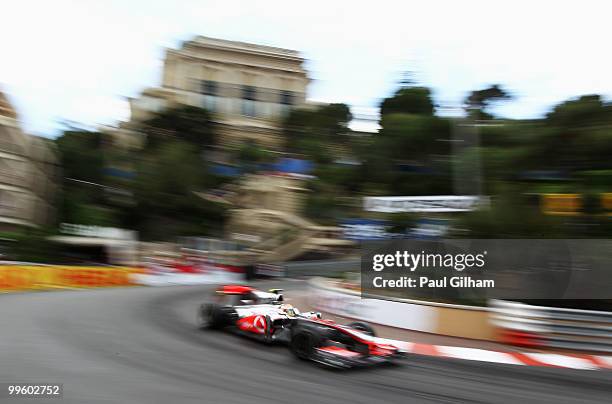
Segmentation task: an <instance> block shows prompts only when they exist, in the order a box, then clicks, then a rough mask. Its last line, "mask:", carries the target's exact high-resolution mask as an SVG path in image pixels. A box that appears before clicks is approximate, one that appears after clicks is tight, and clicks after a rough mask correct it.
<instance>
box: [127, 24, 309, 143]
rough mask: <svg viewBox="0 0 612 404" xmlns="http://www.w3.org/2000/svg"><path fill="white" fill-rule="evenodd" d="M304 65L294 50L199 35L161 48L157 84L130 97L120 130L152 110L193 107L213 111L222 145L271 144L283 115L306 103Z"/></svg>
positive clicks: (277, 139)
mask: <svg viewBox="0 0 612 404" xmlns="http://www.w3.org/2000/svg"><path fill="white" fill-rule="evenodd" d="M303 63H304V59H303V58H302V57H301V56H300V54H299V53H298V52H297V51H293V50H288V49H281V48H276V47H271V46H263V45H254V44H249V43H244V42H235V41H228V40H223V39H214V38H207V37H203V36H198V37H196V38H194V39H193V40H190V41H186V42H184V43H183V45H182V46H181V48H180V49H168V50H167V51H166V55H165V60H164V69H163V77H162V84H161V87H157V88H148V89H146V90H144V91H143V92H142V94H141V96H140V97H138V98H133V99H130V100H129V101H130V111H131V125H130V124H128V125H124V129H126V130H127V129H129V128H130V126H133V124H134V123H136V122H139V121H142V120H143V119H146V118H147V117H148V116H150V114H151V112H156V111H160V110H162V109H164V108H169V107H172V106H175V105H181V104H182V105H192V106H198V107H203V108H206V109H208V110H209V111H211V112H212V113H213V114H214V120H215V123H216V126H217V133H218V134H219V139H220V143H221V145H223V146H231V145H235V144H237V143H240V142H241V141H245V140H253V141H256V142H258V143H260V144H262V145H265V146H268V147H272V148H274V147H276V146H278V145H279V143H280V137H279V123H280V120H281V118H282V117H283V115H284V114H286V113H287V112H288V110H289V109H290V108H292V107H299V106H303V105H305V103H306V87H307V85H308V83H309V79H308V77H307V73H306V71H305V70H304V67H303Z"/></svg>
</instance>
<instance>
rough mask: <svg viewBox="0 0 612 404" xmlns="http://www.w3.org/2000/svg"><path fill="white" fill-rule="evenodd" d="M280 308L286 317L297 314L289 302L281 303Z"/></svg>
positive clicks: (296, 310)
mask: <svg viewBox="0 0 612 404" xmlns="http://www.w3.org/2000/svg"><path fill="white" fill-rule="evenodd" d="M280 310H281V312H283V313H285V315H287V317H295V316H297V314H298V309H296V308H295V307H293V306H292V305H290V304H281V306H280Z"/></svg>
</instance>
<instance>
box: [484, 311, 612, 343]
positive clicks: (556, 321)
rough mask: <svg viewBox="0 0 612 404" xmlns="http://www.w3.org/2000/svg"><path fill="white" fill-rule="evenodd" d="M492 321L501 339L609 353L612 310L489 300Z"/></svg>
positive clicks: (611, 340)
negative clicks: (567, 307)
mask: <svg viewBox="0 0 612 404" xmlns="http://www.w3.org/2000/svg"><path fill="white" fill-rule="evenodd" d="M490 306H491V307H490V309H491V321H492V323H493V325H494V326H495V327H497V329H498V332H499V337H500V339H501V340H502V341H503V342H506V343H510V344H514V345H523V346H530V347H546V348H558V349H572V350H580V351H594V352H608V353H609V352H612V312H605V311H594V310H580V309H566V308H556V307H542V306H534V305H529V304H525V303H518V302H511V301H504V300H492V301H491V302H490Z"/></svg>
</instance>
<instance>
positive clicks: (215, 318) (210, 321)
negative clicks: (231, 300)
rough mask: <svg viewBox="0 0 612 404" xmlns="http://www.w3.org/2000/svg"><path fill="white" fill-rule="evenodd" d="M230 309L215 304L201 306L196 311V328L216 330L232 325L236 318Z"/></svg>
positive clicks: (233, 311)
mask: <svg viewBox="0 0 612 404" xmlns="http://www.w3.org/2000/svg"><path fill="white" fill-rule="evenodd" d="M235 313H236V312H235V310H234V309H233V308H232V307H223V306H218V305H216V304H203V305H201V306H200V309H199V310H198V327H199V328H200V329H218V328H223V327H226V326H228V325H230V324H231V323H232V320H233V319H234V318H235V317H236V315H235Z"/></svg>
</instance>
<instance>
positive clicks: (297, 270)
mask: <svg viewBox="0 0 612 404" xmlns="http://www.w3.org/2000/svg"><path fill="white" fill-rule="evenodd" d="M283 265H284V267H285V273H286V274H287V276H326V275H328V276H329V274H332V273H341V272H351V271H352V272H359V271H360V270H361V260H360V259H359V258H356V259H349V260H325V261H294V262H286V263H284V264H283Z"/></svg>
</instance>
